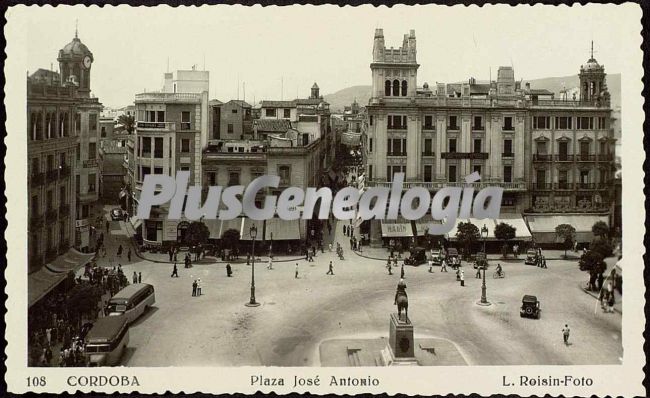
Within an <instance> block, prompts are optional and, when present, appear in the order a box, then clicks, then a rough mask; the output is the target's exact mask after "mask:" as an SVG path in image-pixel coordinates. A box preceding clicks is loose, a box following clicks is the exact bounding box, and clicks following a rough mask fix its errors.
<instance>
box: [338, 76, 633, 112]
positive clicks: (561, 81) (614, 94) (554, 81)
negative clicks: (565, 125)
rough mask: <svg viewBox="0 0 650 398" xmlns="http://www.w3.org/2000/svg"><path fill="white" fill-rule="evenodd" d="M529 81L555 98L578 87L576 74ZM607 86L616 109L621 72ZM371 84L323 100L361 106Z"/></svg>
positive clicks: (353, 87)
mask: <svg viewBox="0 0 650 398" xmlns="http://www.w3.org/2000/svg"><path fill="white" fill-rule="evenodd" d="M526 82H530V87H531V88H540V89H541V88H545V89H547V90H549V91H552V92H554V93H555V98H559V97H560V91H561V90H562V89H563V88H564V87H566V89H567V90H569V92H572V90H573V91H576V92H577V89H578V75H573V76H564V77H546V78H543V79H534V80H524V82H523V84H525V83H526ZM607 87H608V89H609V93H610V94H611V98H612V108H614V109H616V108H617V107H620V106H621V74H620V73H617V74H611V75H607ZM371 90H372V87H371V86H352V87H348V88H344V89H342V90H339V91H337V92H335V93H332V94H328V95H325V100H326V101H327V102H329V104H330V107H331V108H332V110H339V111H342V110H343V108H344V107H345V106H347V105H350V104H351V103H352V102H353V101H354V100H355V99H356V100H357V102H358V103H359V105H361V106H365V105H367V104H368V100H369V99H370V92H371Z"/></svg>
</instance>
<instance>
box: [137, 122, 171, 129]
mask: <svg viewBox="0 0 650 398" xmlns="http://www.w3.org/2000/svg"><path fill="white" fill-rule="evenodd" d="M135 126H136V128H137V129H139V130H147V131H176V122H136V124H135Z"/></svg>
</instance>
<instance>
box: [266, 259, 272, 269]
mask: <svg viewBox="0 0 650 398" xmlns="http://www.w3.org/2000/svg"><path fill="white" fill-rule="evenodd" d="M266 269H273V259H272V258H271V257H269V265H267V266H266Z"/></svg>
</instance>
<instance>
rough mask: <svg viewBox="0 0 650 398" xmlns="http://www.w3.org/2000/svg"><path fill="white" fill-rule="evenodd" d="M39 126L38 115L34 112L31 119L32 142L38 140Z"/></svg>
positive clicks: (30, 134)
mask: <svg viewBox="0 0 650 398" xmlns="http://www.w3.org/2000/svg"><path fill="white" fill-rule="evenodd" d="M37 125H38V113H36V112H32V113H31V115H30V117H29V138H30V139H31V140H32V141H35V140H36V139H37V135H36V127H37Z"/></svg>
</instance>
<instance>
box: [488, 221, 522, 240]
mask: <svg viewBox="0 0 650 398" xmlns="http://www.w3.org/2000/svg"><path fill="white" fill-rule="evenodd" d="M516 232H517V228H515V227H513V226H512V225H510V224H506V223H504V222H500V223H498V224H497V226H496V227H495V228H494V237H495V238H497V239H499V240H504V241H506V240H511V239H514V238H515V233H516Z"/></svg>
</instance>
